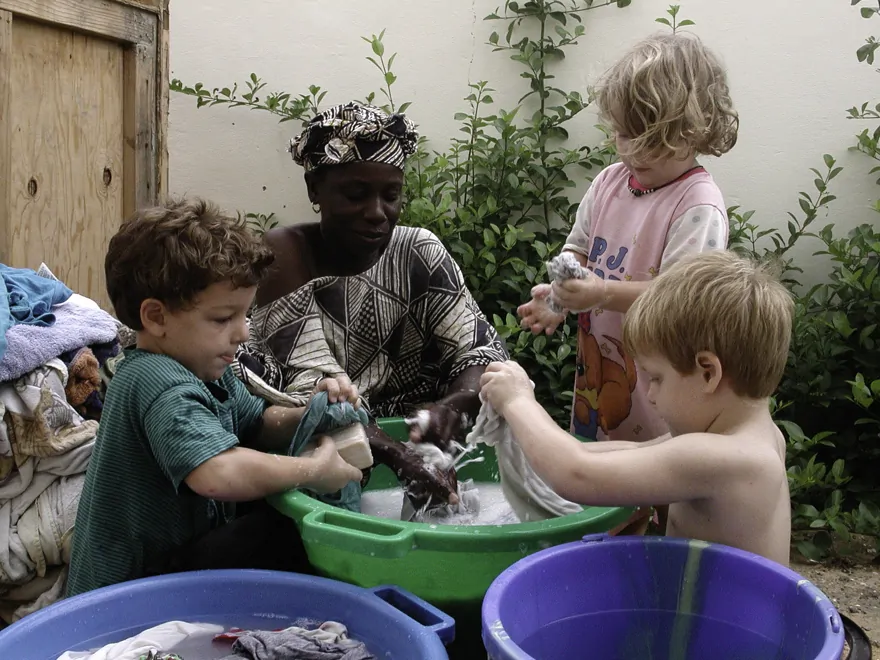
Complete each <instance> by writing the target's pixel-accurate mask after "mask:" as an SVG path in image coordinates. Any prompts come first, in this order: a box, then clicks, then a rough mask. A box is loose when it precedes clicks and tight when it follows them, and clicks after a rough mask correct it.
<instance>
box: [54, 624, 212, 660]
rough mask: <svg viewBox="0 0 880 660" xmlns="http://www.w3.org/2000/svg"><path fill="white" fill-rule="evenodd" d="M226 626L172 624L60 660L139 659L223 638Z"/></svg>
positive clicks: (70, 654)
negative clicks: (193, 640) (193, 641)
mask: <svg viewBox="0 0 880 660" xmlns="http://www.w3.org/2000/svg"><path fill="white" fill-rule="evenodd" d="M222 632H223V626H214V625H211V624H207V623H185V622H183V621H169V622H168V623H163V624H162V625H159V626H156V627H154V628H150V629H149V630H145V631H144V632H142V633H141V634H140V635H137V636H136V637H132V638H130V639H126V640H124V641H122V642H116V643H115V644H108V645H107V646H105V647H103V648H102V649H99V650H97V651H68V652H67V653H65V654H64V655H61V656H59V658H58V660H138V658H140V656H142V655H146V654H147V653H149V652H150V651H169V650H173V649H174V647H175V646H177V645H179V644H180V643H181V642H183V641H184V640H186V639H187V638H189V637H192V636H193V635H219V634H220V633H222Z"/></svg>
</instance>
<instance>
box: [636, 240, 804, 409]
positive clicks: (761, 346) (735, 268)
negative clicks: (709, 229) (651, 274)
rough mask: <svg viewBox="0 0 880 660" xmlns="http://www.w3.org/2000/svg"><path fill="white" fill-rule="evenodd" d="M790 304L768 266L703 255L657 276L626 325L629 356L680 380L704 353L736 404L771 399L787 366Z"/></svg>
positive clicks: (722, 255) (715, 253)
mask: <svg viewBox="0 0 880 660" xmlns="http://www.w3.org/2000/svg"><path fill="white" fill-rule="evenodd" d="M793 313H794V302H793V300H792V296H791V294H790V293H789V291H788V290H787V289H786V288H785V287H784V286H783V285H782V284H781V283H780V282H779V280H778V279H777V278H776V277H775V276H774V274H773V269H772V267H771V266H769V265H767V264H758V263H755V262H754V261H751V260H749V259H746V258H743V257H740V256H738V255H736V254H734V253H733V252H729V251H724V250H713V251H710V252H701V253H699V254H695V255H693V256H691V257H688V258H686V259H683V260H682V261H680V262H678V263H677V264H675V265H674V266H672V267H671V268H669V270H668V271H666V272H664V273H662V274H661V275H660V276H659V277H658V278H657V279H656V280H655V281H654V282H653V283H652V284H651V286H650V287H648V289H647V290H646V291H645V292H644V293H643V294H642V295H640V296H639V297H638V298H637V299H636V301H635V304H633V306H632V307H631V308H630V310H629V312H628V313H627V315H626V318H625V320H624V323H623V341H624V344H625V346H626V349H627V351H629V353H630V354H631V355H634V356H639V355H640V356H648V355H651V356H657V357H663V358H665V359H667V360H669V362H670V363H671V364H672V366H673V367H675V369H676V370H677V371H678V372H679V373H682V374H690V373H693V371H694V369H695V366H696V363H695V358H696V355H697V354H698V353H699V352H701V351H709V352H711V353H714V354H715V355H717V356H718V360H719V361H720V362H721V364H722V365H723V366H724V375H725V378H726V379H727V380H728V382H729V383H730V387H731V389H732V390H733V391H734V392H735V393H736V394H737V395H739V396H742V397H747V398H750V399H762V398H766V397H769V396H771V395H772V394H773V392H774V391H775V390H776V388H777V387H778V385H779V381H780V379H781V378H782V373H783V371H784V369H785V365H786V362H787V360H788V345H789V342H790V339H791V326H792V315H793Z"/></svg>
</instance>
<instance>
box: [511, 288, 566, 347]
mask: <svg viewBox="0 0 880 660" xmlns="http://www.w3.org/2000/svg"><path fill="white" fill-rule="evenodd" d="M550 291H551V287H550V285H549V284H539V285H538V286H536V287H534V288H533V289H532V299H531V300H530V301H529V302H527V303H525V304H524V305H520V306H519V307H518V308H517V310H516V313H517V314H519V317H520V319H521V321H520V326H521V327H522V328H523V329H525V330H529V331H531V333H532V334H534V335H539V334H541V333H542V332H543V333H545V334H547V335H552V334H553V333H554V332H556V328H558V327H559V324H560V323H562V322H563V321H564V320H565V314H564V313H561V314H557V313H555V312H553V311H552V310H551V309H550V307H549V306H548V305H547V297H548V296H549V295H550Z"/></svg>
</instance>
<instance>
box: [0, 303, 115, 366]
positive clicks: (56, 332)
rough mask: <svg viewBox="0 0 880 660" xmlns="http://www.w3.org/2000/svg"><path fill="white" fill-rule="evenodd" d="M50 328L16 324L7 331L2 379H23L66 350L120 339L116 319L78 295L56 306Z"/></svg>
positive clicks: (2, 363) (53, 309)
mask: <svg viewBox="0 0 880 660" xmlns="http://www.w3.org/2000/svg"><path fill="white" fill-rule="evenodd" d="M52 313H53V314H54V315H55V324H54V325H51V326H49V327H39V326H35V325H14V326H12V327H11V328H9V330H8V331H7V332H6V343H7V346H6V354H5V355H4V356H3V360H2V361H0V382H7V381H10V380H15V379H16V378H21V377H22V376H24V375H25V374H26V373H29V372H31V371H33V370H34V369H36V368H37V367H39V366H42V365H43V364H45V363H46V362H48V361H49V360H51V359H52V358H56V357H58V356H59V355H61V354H62V353H66V352H67V351H72V350H74V349H78V348H82V347H83V346H91V345H92V344H104V343H107V342H111V341H113V340H114V339H115V338H116V332H117V330H116V321H115V320H114V319H113V317H112V316H110V315H109V314H108V313H107V312H105V311H104V310H102V309H100V308H99V307H98V306H97V305H95V303H93V302H92V301H91V300H89V299H88V298H83V297H82V296H78V295H76V294H74V295H73V297H71V298H70V300H68V301H67V302H64V303H61V304H60V305H56V306H55V307H53V308H52Z"/></svg>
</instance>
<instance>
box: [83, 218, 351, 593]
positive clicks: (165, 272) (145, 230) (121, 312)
mask: <svg viewBox="0 0 880 660" xmlns="http://www.w3.org/2000/svg"><path fill="white" fill-rule="evenodd" d="M272 261H273V257H272V255H271V253H270V252H269V251H268V249H267V248H265V247H263V245H262V244H261V243H260V241H259V240H258V239H257V238H255V237H254V236H253V235H251V234H250V232H249V231H248V230H247V229H246V227H245V226H244V224H243V223H241V222H238V221H236V220H235V219H234V218H231V217H228V216H226V215H223V214H222V213H220V212H219V211H218V210H217V209H216V208H214V207H213V206H211V205H209V204H207V203H205V202H203V201H183V202H176V203H172V204H169V205H167V206H165V207H160V208H154V209H149V210H146V211H143V212H140V213H138V214H136V215H135V217H134V218H132V219H131V220H129V221H127V222H126V223H125V224H123V225H122V227H121V228H120V230H119V232H118V233H117V234H116V236H114V237H113V239H112V240H111V241H110V247H109V250H108V252H107V257H106V261H105V272H106V276H107V290H108V293H109V294H110V299H111V301H112V302H113V307H114V309H115V311H116V314H117V316H118V317H119V320H120V321H122V323H124V324H125V325H127V326H129V327H130V328H132V329H133V330H135V331H136V332H137V347H136V348H133V349H130V350H127V351H126V352H125V358H124V359H123V360H122V361H121V363H120V364H119V366H118V368H117V371H116V373H115V375H114V377H113V380H112V381H111V382H110V385H109V387H108V389H107V395H106V400H105V403H104V410H103V413H102V416H101V426H100V429H99V431H98V437H97V441H96V443H95V448H94V452H93V455H92V458H91V462H90V464H89V469H88V473H87V476H86V483H85V487H84V489H83V493H82V498H81V501H80V504H79V511H78V513H77V519H76V527H75V531H74V540H73V553H72V561H71V566H70V575H69V578H68V585H67V594H68V595H69V596H71V595H75V594H79V593H83V592H85V591H90V590H92V589H96V588H98V587H103V586H107V585H110V584H115V583H118V582H123V581H125V580H131V579H135V578H139V577H145V576H148V575H157V574H162V573H168V572H173V571H177V570H193V569H200V568H268V569H279V570H308V563H307V560H306V559H305V555H304V551H303V549H302V542H301V540H300V539H299V535H298V533H297V530H296V526H295V524H294V523H293V521H292V520H289V519H287V518H285V517H283V516H281V514H278V513H277V512H275V511H274V510H273V509H271V507H269V506H268V505H265V504H263V503H260V504H257V505H255V506H253V507H252V509H251V512H250V513H248V514H246V515H244V516H242V517H240V518H237V519H232V518H233V516H232V515H231V509H232V507H231V506H230V503H234V502H253V501H261V500H262V499H263V498H265V497H266V496H268V495H272V494H274V493H278V492H282V491H285V490H289V489H291V488H298V487H308V488H309V489H312V490H315V491H318V492H335V491H337V490H339V489H340V488H342V487H343V486H344V485H345V484H347V483H348V482H350V481H356V480H359V479H361V472H360V471H359V470H357V469H356V468H354V467H352V466H351V465H349V464H348V463H346V462H345V461H344V460H342V458H340V456H339V454H338V453H337V452H336V449H335V447H334V445H333V443H332V441H330V440H329V439H326V438H325V439H323V441H322V443H321V444H320V446H319V449H318V450H317V451H316V452H315V453H314V454H313V455H312V456H311V457H309V458H292V457H288V456H279V455H273V454H268V453H264V451H271V450H275V449H278V450H280V449H283V448H286V446H287V443H288V442H289V441H290V439H291V438H292V436H293V434H294V432H295V430H296V426H297V424H298V423H299V420H300V419H301V417H302V413H303V409H302V408H299V409H294V408H282V407H278V406H270V407H267V405H266V404H265V403H264V402H263V401H262V400H261V399H259V398H257V397H254V396H252V395H251V394H249V393H248V392H247V391H246V390H245V388H244V386H243V385H242V384H241V383H240V382H239V381H238V380H237V379H236V378H235V377H234V375H233V374H232V372H231V371H230V370H229V365H230V364H231V363H232V361H233V357H234V355H235V351H236V349H237V348H238V346H239V344H241V343H242V342H244V341H246V340H247V338H248V327H247V324H246V322H245V317H246V314H247V312H248V310H249V308H250V307H251V304H252V302H253V300H254V294H255V292H256V287H257V284H258V283H259V281H260V280H261V278H262V277H263V276H264V274H265V273H266V271H267V270H268V268H269V266H270V265H271V263H272ZM346 385H347V384H346ZM321 389H332V390H333V391H334V393H335V391H338V390H339V383H336V382H330V380H329V379H328V380H325V381H323V382H322V384H321ZM343 389H346V392H344V394H346V395H348V396H353V397H356V396H357V395H356V393H355V392H353V391H352V390H348V389H347V388H343ZM261 450H262V451H261Z"/></svg>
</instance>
